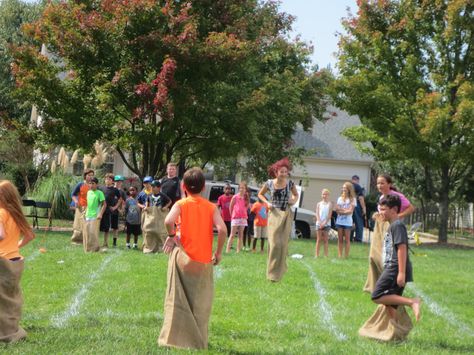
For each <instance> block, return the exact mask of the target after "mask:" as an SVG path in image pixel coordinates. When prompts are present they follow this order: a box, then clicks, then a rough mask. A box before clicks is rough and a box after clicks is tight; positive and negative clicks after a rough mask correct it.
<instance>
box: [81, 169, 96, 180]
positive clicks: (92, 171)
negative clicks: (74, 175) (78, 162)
mask: <svg viewBox="0 0 474 355" xmlns="http://www.w3.org/2000/svg"><path fill="white" fill-rule="evenodd" d="M90 173H92V174H95V172H94V170H92V169H88V170H85V171H84V174H82V177H83V178H84V180H85V179H86V176H87V175H89V174H90Z"/></svg>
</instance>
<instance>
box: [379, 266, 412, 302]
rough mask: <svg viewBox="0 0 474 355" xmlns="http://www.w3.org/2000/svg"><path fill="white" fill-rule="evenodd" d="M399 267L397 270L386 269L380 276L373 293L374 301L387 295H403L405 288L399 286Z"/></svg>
mask: <svg viewBox="0 0 474 355" xmlns="http://www.w3.org/2000/svg"><path fill="white" fill-rule="evenodd" d="M397 276H398V266H397V267H396V268H386V269H384V270H383V272H382V275H380V277H379V279H378V280H377V283H376V284H375V288H374V292H372V296H371V297H372V300H376V299H377V298H380V297H382V296H386V295H399V296H401V295H403V290H404V289H405V288H404V287H400V286H398V284H397Z"/></svg>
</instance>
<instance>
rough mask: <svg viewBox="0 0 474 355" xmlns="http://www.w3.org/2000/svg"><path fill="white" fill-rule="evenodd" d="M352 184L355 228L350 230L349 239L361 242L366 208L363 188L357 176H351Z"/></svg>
mask: <svg viewBox="0 0 474 355" xmlns="http://www.w3.org/2000/svg"><path fill="white" fill-rule="evenodd" d="M352 186H353V187H354V192H355V195H356V202H357V205H356V207H355V208H354V212H353V213H352V219H353V221H354V226H355V228H354V229H352V230H351V241H354V242H357V243H361V242H362V241H363V240H364V218H365V215H366V214H367V209H366V207H365V198H364V190H362V187H361V186H360V185H359V176H357V175H354V176H352Z"/></svg>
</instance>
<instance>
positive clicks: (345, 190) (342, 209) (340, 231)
mask: <svg viewBox="0 0 474 355" xmlns="http://www.w3.org/2000/svg"><path fill="white" fill-rule="evenodd" d="M356 204H357V202H356V198H355V192H354V188H353V187H352V183H350V182H345V183H344V184H343V185H342V193H341V196H340V197H339V198H338V199H337V203H336V213H337V218H336V228H337V255H338V257H339V258H342V250H343V249H344V257H345V258H347V257H349V251H350V248H351V241H350V236H351V229H352V214H353V212H354V208H355V206H356Z"/></svg>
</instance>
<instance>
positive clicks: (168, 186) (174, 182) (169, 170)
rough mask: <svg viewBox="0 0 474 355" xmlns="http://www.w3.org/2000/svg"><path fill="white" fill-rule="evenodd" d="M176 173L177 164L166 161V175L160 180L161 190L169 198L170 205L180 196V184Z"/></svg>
mask: <svg viewBox="0 0 474 355" xmlns="http://www.w3.org/2000/svg"><path fill="white" fill-rule="evenodd" d="M177 174H178V166H177V165H176V164H175V163H168V165H167V166H166V176H165V177H164V178H162V179H161V181H160V182H161V191H162V192H163V193H164V194H165V195H166V196H168V197H169V198H170V199H171V207H173V205H174V204H175V203H176V201H178V200H179V199H180V198H181V186H180V185H181V184H180V181H179V177H178V176H177Z"/></svg>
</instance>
